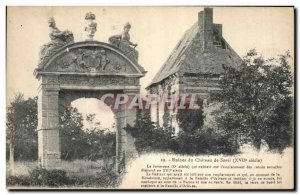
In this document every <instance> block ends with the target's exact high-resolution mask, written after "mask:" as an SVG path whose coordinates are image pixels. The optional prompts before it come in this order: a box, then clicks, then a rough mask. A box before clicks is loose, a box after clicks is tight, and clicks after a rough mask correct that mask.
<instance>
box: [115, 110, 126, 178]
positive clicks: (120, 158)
mask: <svg viewBox="0 0 300 195" xmlns="http://www.w3.org/2000/svg"><path fill="white" fill-rule="evenodd" d="M115 119H116V171H117V173H120V172H121V171H122V170H123V169H124V168H125V166H126V165H125V163H126V161H125V158H126V157H125V151H126V131H125V130H124V127H126V111H125V109H124V107H123V106H121V107H120V108H118V110H116V111H115Z"/></svg>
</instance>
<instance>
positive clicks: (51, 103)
mask: <svg viewBox="0 0 300 195" xmlns="http://www.w3.org/2000/svg"><path fill="white" fill-rule="evenodd" d="M42 81H43V83H42V84H41V86H40V88H39V92H38V128H37V130H38V156H39V163H40V165H41V167H42V168H45V169H58V168H60V155H61V152H60V135H59V113H58V99H59V98H58V95H59V86H58V84H51V83H48V82H47V79H45V78H43V79H42ZM45 83H47V84H45Z"/></svg>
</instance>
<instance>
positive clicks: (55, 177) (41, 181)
mask: <svg viewBox="0 0 300 195" xmlns="http://www.w3.org/2000/svg"><path fill="white" fill-rule="evenodd" d="M29 177H30V178H31V179H32V185H42V186H62V185H67V184H68V183H69V178H68V177H67V173H66V172H65V171H63V170H46V169H40V168H39V169H34V170H32V171H31V172H30V173H29Z"/></svg>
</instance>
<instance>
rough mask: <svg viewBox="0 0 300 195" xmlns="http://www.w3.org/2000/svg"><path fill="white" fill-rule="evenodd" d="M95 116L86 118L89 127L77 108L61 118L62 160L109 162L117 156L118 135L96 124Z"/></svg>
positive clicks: (66, 112)
mask: <svg viewBox="0 0 300 195" xmlns="http://www.w3.org/2000/svg"><path fill="white" fill-rule="evenodd" d="M94 119H95V114H90V115H87V116H86V122H87V123H89V124H90V125H89V127H87V128H84V125H83V123H84V118H83V116H82V114H81V113H79V112H78V110H77V109H76V108H73V107H69V108H67V109H66V110H65V111H64V112H63V113H62V115H61V117H60V132H61V150H62V151H61V152H62V159H64V160H75V159H88V160H98V159H104V160H107V159H108V158H110V157H113V156H115V151H116V134H115V133H114V132H109V130H108V129H103V128H102V127H101V126H100V123H97V122H94Z"/></svg>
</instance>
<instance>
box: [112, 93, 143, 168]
mask: <svg viewBox="0 0 300 195" xmlns="http://www.w3.org/2000/svg"><path fill="white" fill-rule="evenodd" d="M124 93H125V94H127V95H128V103H127V104H123V105H121V106H120V107H119V108H118V109H117V110H116V111H115V118H116V171H117V172H118V173H120V172H121V171H123V170H125V168H126V165H127V164H128V163H130V161H131V160H132V159H133V158H135V157H136V156H137V155H138V153H137V150H136V147H135V145H134V142H135V139H134V137H132V136H131V135H130V133H127V132H126V131H125V129H124V128H125V127H126V126H127V125H130V126H133V125H134V122H135V120H136V114H137V110H136V109H135V108H132V109H128V107H129V104H130V103H131V100H132V99H133V98H134V96H135V95H136V94H138V95H139V93H138V92H136V91H124Z"/></svg>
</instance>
